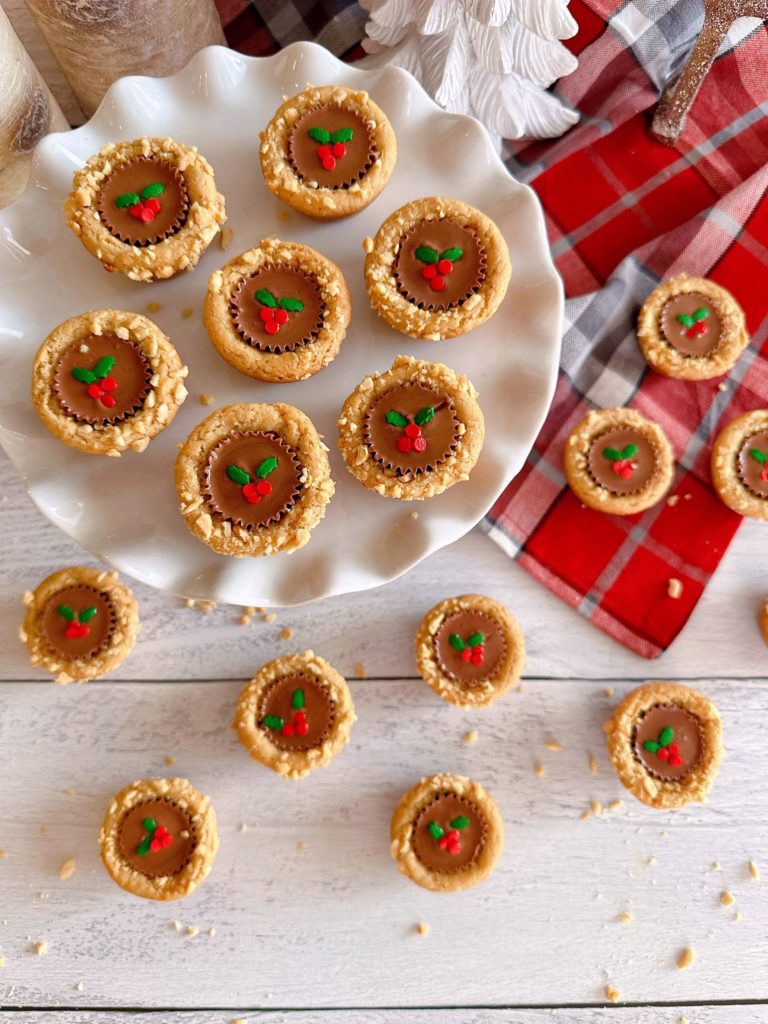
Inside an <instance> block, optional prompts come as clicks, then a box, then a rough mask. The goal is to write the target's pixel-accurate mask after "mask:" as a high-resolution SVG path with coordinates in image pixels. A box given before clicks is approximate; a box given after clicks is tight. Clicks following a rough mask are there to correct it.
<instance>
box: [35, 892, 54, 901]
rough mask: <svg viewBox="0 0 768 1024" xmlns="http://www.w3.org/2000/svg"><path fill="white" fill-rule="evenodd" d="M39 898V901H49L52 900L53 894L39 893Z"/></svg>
mask: <svg viewBox="0 0 768 1024" xmlns="http://www.w3.org/2000/svg"><path fill="white" fill-rule="evenodd" d="M37 898H38V899H39V900H48V899H50V898H51V894H50V893H49V892H39V893H38V894H37Z"/></svg>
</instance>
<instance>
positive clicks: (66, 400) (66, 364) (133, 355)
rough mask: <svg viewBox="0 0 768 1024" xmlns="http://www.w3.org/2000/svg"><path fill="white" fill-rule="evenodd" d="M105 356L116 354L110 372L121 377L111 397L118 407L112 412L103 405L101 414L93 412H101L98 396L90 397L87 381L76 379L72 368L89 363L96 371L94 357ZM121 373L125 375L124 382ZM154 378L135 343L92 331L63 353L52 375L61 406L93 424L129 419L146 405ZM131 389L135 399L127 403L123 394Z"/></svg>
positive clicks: (54, 389)
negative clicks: (84, 349) (151, 381)
mask: <svg viewBox="0 0 768 1024" xmlns="http://www.w3.org/2000/svg"><path fill="white" fill-rule="evenodd" d="M83 346H87V351H85V352H83V351H82V348H83ZM104 356H113V357H114V358H115V359H116V360H117V362H116V364H115V368H114V369H113V370H112V371H110V374H109V376H116V377H117V379H118V386H117V389H116V392H111V394H112V396H113V397H114V398H115V399H117V405H116V406H115V408H116V410H117V411H116V412H114V413H111V412H109V410H108V409H107V408H104V410H103V413H102V414H101V415H94V413H93V412H92V408H93V410H96V412H98V404H99V399H98V398H90V397H89V396H88V392H87V389H88V384H87V383H85V382H84V381H79V380H77V379H76V378H74V377H73V376H72V370H73V369H74V368H75V367H76V366H80V365H81V364H87V365H85V366H84V368H85V369H89V370H93V367H94V365H95V363H94V360H96V362H98V360H99V359H101V358H103V357H104ZM126 357H127V358H128V360H129V364H128V368H127V369H128V372H127V374H126V372H125V371H126V365H125V362H123V364H122V366H121V360H123V361H124V360H125V359H126ZM121 373H122V374H123V377H122V385H121V381H120V377H121ZM126 377H127V379H126ZM151 377H152V366H151V364H150V362H149V360H148V359H147V357H146V356H145V354H144V352H143V351H142V350H141V348H140V347H139V346H138V345H137V344H135V342H133V341H129V340H127V339H125V338H118V337H117V335H115V334H100V335H96V334H89V335H87V336H85V337H83V338H79V339H78V340H77V341H75V342H73V343H72V344H71V345H69V346H68V347H67V348H66V349H65V350H64V351H63V352H62V354H61V356H60V357H59V360H58V362H57V364H56V369H55V370H54V374H53V392H54V394H55V395H56V397H57V399H58V400H59V404H60V405H61V407H62V409H63V410H64V411H65V412H66V413H67V415H68V416H71V417H72V419H74V420H76V421H77V422H78V423H89V424H91V425H92V426H96V425H97V424H100V425H102V426H107V425H110V426H114V425H115V424H117V423H122V422H123V420H127V419H129V418H130V417H131V416H133V415H135V414H136V413H137V412H138V411H139V410H140V409H142V408H143V406H144V402H145V401H146V398H147V395H148V394H149V391H150V387H151V385H150V379H151ZM131 391H132V392H133V398H132V399H131V400H129V401H127V402H126V401H124V400H123V396H124V395H126V394H130V392H131ZM91 407H92V408H91Z"/></svg>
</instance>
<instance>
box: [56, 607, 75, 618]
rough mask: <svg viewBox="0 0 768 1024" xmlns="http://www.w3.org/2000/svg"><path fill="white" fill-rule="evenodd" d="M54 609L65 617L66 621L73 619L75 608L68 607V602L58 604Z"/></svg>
mask: <svg viewBox="0 0 768 1024" xmlns="http://www.w3.org/2000/svg"><path fill="white" fill-rule="evenodd" d="M56 611H57V612H58V613H59V615H60V616H61V617H62V618H63V619H66V620H67V622H74V621H75V610H74V608H70V607H69V605H68V604H60V605H59V607H58V608H57V609H56Z"/></svg>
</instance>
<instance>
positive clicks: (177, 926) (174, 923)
mask: <svg viewBox="0 0 768 1024" xmlns="http://www.w3.org/2000/svg"><path fill="white" fill-rule="evenodd" d="M183 927H184V926H183V925H182V923H181V921H171V928H173V929H174V930H175V931H177V932H180V931H181V929H182V928H183Z"/></svg>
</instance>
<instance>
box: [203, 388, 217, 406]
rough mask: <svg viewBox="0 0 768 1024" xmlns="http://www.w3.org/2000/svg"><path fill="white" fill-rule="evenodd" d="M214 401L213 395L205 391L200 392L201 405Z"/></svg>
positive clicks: (210, 403)
mask: <svg viewBox="0 0 768 1024" xmlns="http://www.w3.org/2000/svg"><path fill="white" fill-rule="evenodd" d="M214 401H215V399H214V397H213V395H209V394H208V393H207V392H205V391H204V392H203V393H202V395H200V404H201V405H213V403H214Z"/></svg>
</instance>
